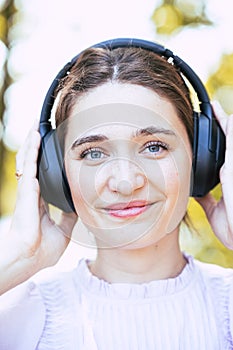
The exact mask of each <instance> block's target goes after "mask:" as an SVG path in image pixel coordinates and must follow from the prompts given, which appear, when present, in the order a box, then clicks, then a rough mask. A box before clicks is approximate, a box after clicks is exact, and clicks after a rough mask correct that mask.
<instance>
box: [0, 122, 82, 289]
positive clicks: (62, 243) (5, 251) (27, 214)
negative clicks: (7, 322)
mask: <svg viewBox="0 0 233 350" xmlns="http://www.w3.org/2000/svg"><path fill="white" fill-rule="evenodd" d="M37 124H38V123H36V124H35V125H34V126H33V128H32V129H31V131H30V133H29V135H28V137H27V139H26V141H25V143H24V144H23V146H22V147H21V148H20V150H19V152H18V154H17V157H16V169H17V172H18V173H22V176H21V177H20V178H19V180H18V190H17V198H16V205H15V211H14V214H13V217H12V222H11V227H10V231H9V232H8V233H3V234H1V237H0V241H1V246H0V294H1V293H4V292H5V291H7V290H9V289H11V288H13V287H14V286H16V285H17V284H19V283H22V282H23V281H25V280H26V279H28V278H29V277H31V276H32V275H33V274H35V273H36V272H38V271H39V270H41V269H42V268H45V267H48V266H52V265H54V264H55V263H56V262H57V261H58V260H59V258H60V257H61V255H62V254H63V252H64V251H65V249H66V247H67V246H68V244H69V241H70V237H71V233H72V230H73V227H74V225H75V223H76V221H77V215H76V214H75V213H71V214H70V213H69V214H67V213H64V212H63V213H62V214H61V220H60V223H59V224H58V225H57V224H56V223H55V222H54V221H53V220H52V219H51V218H50V215H49V211H48V207H47V205H46V203H45V202H44V200H43V199H42V198H41V197H40V188H39V182H38V179H37V177H36V174H37V157H38V151H39V147H40V142H41V137H40V134H39V132H38V131H37V129H38V125H37Z"/></svg>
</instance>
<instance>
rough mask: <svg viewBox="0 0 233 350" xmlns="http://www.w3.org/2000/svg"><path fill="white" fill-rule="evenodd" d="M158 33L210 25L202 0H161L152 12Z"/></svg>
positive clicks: (169, 32)
mask: <svg viewBox="0 0 233 350" xmlns="http://www.w3.org/2000/svg"><path fill="white" fill-rule="evenodd" d="M151 18H152V21H153V22H154V24H155V28H156V32H157V33H158V34H166V35H170V34H173V32H175V31H177V30H180V29H182V28H183V27H185V26H190V25H192V26H197V25H200V24H205V25H210V24H212V22H211V21H210V19H209V18H208V17H207V15H206V13H205V1H204V0H163V1H162V2H161V4H160V5H159V6H158V7H156V8H155V10H154V12H153V14H152V17H151Z"/></svg>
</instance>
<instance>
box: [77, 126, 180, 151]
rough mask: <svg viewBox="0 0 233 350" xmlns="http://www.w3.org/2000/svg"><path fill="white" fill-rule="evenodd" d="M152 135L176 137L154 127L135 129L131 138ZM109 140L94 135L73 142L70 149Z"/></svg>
mask: <svg viewBox="0 0 233 350" xmlns="http://www.w3.org/2000/svg"><path fill="white" fill-rule="evenodd" d="M154 134H165V135H170V136H176V134H175V132H174V131H173V130H170V129H164V128H157V127H155V126H148V127H146V128H143V129H137V130H136V132H135V133H134V134H133V137H132V138H137V137H141V136H149V135H154ZM107 140H109V138H108V137H107V136H105V135H102V134H96V135H90V136H85V137H81V138H79V139H77V140H75V141H74V142H73V144H72V146H71V149H74V148H76V147H78V146H81V145H82V144H84V143H91V142H103V141H107Z"/></svg>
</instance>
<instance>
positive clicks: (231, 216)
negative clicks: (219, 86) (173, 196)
mask: <svg viewBox="0 0 233 350" xmlns="http://www.w3.org/2000/svg"><path fill="white" fill-rule="evenodd" d="M213 109H214V113H215V116H216V118H217V119H218V121H219V124H220V125H221V128H222V130H223V132H224V133H225V135H226V153H225V162H224V164H223V166H222V168H221V170H220V182H221V185H222V198H221V199H220V200H219V201H218V202H217V201H216V200H215V199H214V197H213V196H212V195H211V194H210V193H208V194H207V195H206V196H204V197H202V198H196V200H197V201H198V203H200V205H201V206H202V207H203V209H204V211H205V213H206V216H207V218H208V221H209V223H210V225H211V227H212V229H213V231H214V233H215V235H216V236H217V237H218V238H219V239H220V241H221V242H222V243H223V244H224V245H225V246H226V247H227V248H229V249H232V250H233V114H232V115H230V116H227V115H226V114H225V112H224V111H223V109H222V108H221V106H220V104H219V103H218V102H214V103H213Z"/></svg>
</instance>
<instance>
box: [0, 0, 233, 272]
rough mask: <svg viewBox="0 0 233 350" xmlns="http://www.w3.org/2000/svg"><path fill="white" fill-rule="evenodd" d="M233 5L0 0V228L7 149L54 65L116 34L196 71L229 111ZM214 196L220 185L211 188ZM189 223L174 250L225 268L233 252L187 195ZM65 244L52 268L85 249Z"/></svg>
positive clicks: (9, 168) (14, 144)
mask: <svg viewBox="0 0 233 350" xmlns="http://www.w3.org/2000/svg"><path fill="white" fill-rule="evenodd" d="M232 10H233V4H232V2H231V1H229V0H221V1H219V0H115V1H111V0H98V1H95V0H15V1H13V0H0V230H7V229H8V227H9V225H10V220H11V216H12V213H13V210H14V205H15V198H16V186H17V183H16V180H15V176H14V173H15V154H16V152H17V150H18V148H19V147H20V145H21V144H22V142H23V140H24V139H25V137H26V135H27V133H28V131H29V129H30V127H31V125H32V123H33V121H34V120H35V119H36V118H38V117H39V115H40V109H41V105H42V102H43V98H44V96H45V93H46V91H47V88H48V86H49V85H50V82H51V80H52V79H53V78H54V76H55V75H56V73H57V72H58V71H59V70H60V68H61V67H62V66H63V65H64V64H65V63H66V62H67V61H68V60H69V59H70V58H72V57H73V56H75V55H76V54H77V53H78V52H79V51H81V50H82V49H84V48H86V47H88V46H90V45H92V44H95V43H97V42H99V41H103V40H107V39H111V38H116V37H138V38H143V39H147V40H152V41H156V42H159V43H161V44H163V45H165V46H167V47H168V48H170V49H172V50H173V51H174V52H175V53H176V54H177V55H178V56H180V57H182V59H183V60H185V61H186V62H187V63H188V64H189V65H190V66H191V67H192V68H193V69H194V70H195V71H196V73H197V74H198V75H199V76H200V77H201V79H202V80H203V82H204V84H205V85H206V87H207V89H208V91H209V94H210V96H211V98H212V99H217V100H218V101H219V102H220V103H221V104H222V106H223V108H224V110H225V111H226V112H227V113H229V114H230V113H233V40H232V33H233V20H232ZM213 194H214V196H215V197H216V198H220V197H221V189H220V187H219V186H217V187H216V188H215V189H214V190H213ZM189 215H190V217H191V220H192V223H193V226H194V229H193V230H190V229H188V228H187V227H185V226H184V227H183V228H182V230H181V245H182V249H184V250H185V251H186V252H188V253H190V254H192V255H194V256H195V257H196V258H197V259H200V260H202V261H206V262H210V263H217V264H219V265H222V266H226V267H233V252H232V251H229V250H228V249H226V248H225V247H224V246H223V245H222V244H221V243H219V242H218V240H217V239H216V238H215V237H214V234H213V232H212V231H211V229H210V227H209V225H208V222H207V220H206V218H205V215H204V213H203V211H202V209H201V208H200V207H199V205H198V204H197V203H195V201H194V200H193V199H190V205H189ZM93 253H94V252H93V251H88V249H87V248H86V247H83V246H80V245H78V244H75V243H73V244H71V245H70V247H69V248H68V250H67V252H66V253H65V254H64V256H63V257H62V259H61V261H60V262H59V264H58V266H59V267H64V266H65V267H67V266H70V265H72V264H75V263H76V260H77V257H79V256H82V255H83V254H84V255H90V256H92V255H93Z"/></svg>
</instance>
